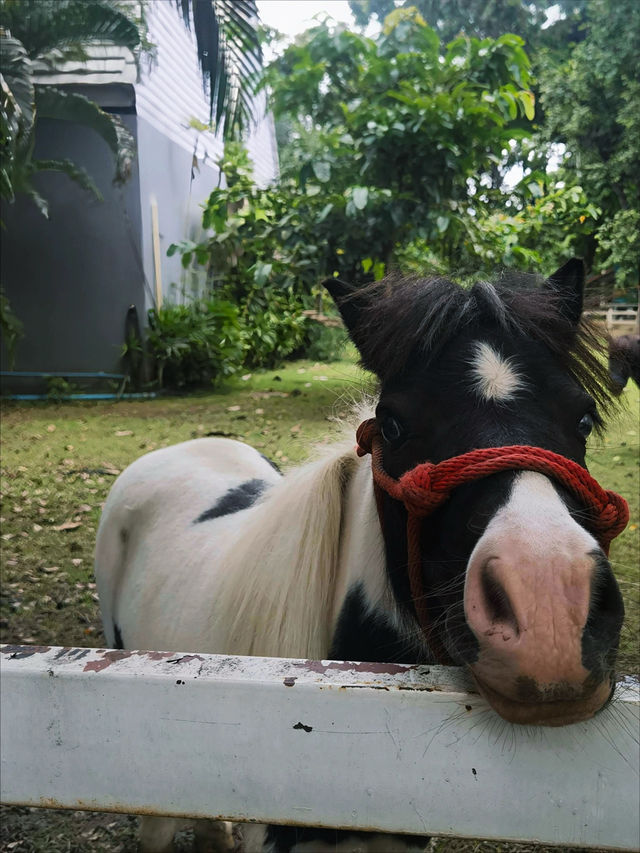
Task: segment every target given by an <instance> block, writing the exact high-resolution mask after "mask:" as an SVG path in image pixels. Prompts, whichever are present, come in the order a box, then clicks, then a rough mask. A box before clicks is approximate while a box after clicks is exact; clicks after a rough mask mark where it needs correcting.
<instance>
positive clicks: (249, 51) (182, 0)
mask: <svg viewBox="0 0 640 853" xmlns="http://www.w3.org/2000/svg"><path fill="white" fill-rule="evenodd" d="M175 3H176V6H177V7H178V10H179V11H180V12H181V13H182V17H183V20H184V22H185V25H186V26H187V27H189V28H191V26H193V31H194V34H195V38H196V46H197V51H198V61H199V63H200V68H201V70H202V76H203V80H204V83H205V86H206V88H207V89H208V92H209V111H210V115H209V117H210V121H211V123H212V124H213V126H214V128H215V130H216V131H217V130H219V129H220V128H222V132H223V136H224V137H225V138H226V139H227V138H231V137H237V136H239V135H241V134H242V133H243V132H244V131H246V130H247V129H248V128H249V127H250V125H251V124H252V123H254V122H255V121H256V119H257V116H256V114H255V101H254V96H255V93H256V91H257V88H258V85H259V83H260V81H261V77H262V49H261V47H260V39H259V36H258V30H257V24H258V11H257V7H256V3H255V0H175Z"/></svg>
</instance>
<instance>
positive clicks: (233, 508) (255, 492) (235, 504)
mask: <svg viewBox="0 0 640 853" xmlns="http://www.w3.org/2000/svg"><path fill="white" fill-rule="evenodd" d="M266 488H267V483H265V481H264V480H257V479H254V480H247V481H246V483H241V484H240V485H239V486H236V487H235V488H233V489H229V491H228V492H227V493H226V494H224V495H223V496H222V497H221V498H220V500H219V501H218V502H217V503H216V505H215V506H213V507H211V509H208V510H206V511H205V512H203V513H202V515H200V516H199V517H198V518H196V520H195V522H194V524H199V523H200V522H201V521H211V520H212V519H214V518H221V517H222V516H223V515H232V514H233V513H234V512H240V510H241V509H247V508H248V507H250V506H252V505H253V504H254V503H255V502H256V501H257V500H258V498H259V497H260V495H261V494H262V493H263V492H264V491H265V490H266Z"/></svg>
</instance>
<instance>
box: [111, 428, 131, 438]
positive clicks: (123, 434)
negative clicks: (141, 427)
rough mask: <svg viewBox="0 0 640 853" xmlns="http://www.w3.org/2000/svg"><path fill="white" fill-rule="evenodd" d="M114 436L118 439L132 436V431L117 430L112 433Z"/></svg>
mask: <svg viewBox="0 0 640 853" xmlns="http://www.w3.org/2000/svg"><path fill="white" fill-rule="evenodd" d="M114 435H117V436H118V438H122V437H123V436H125V435H133V430H132V429H117V430H116V431H115V432H114Z"/></svg>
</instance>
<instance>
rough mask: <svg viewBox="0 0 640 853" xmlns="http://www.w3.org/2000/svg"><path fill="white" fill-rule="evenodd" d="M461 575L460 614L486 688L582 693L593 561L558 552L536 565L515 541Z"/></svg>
mask: <svg viewBox="0 0 640 853" xmlns="http://www.w3.org/2000/svg"><path fill="white" fill-rule="evenodd" d="M477 556H478V557H479V559H477V560H472V562H471V564H470V565H469V567H468V569H467V581H466V587H465V614H466V618H467V623H468V625H469V627H470V628H471V630H472V631H473V633H474V634H475V635H476V638H477V640H478V643H479V646H480V658H481V659H482V660H483V661H484V666H483V669H485V670H486V676H487V677H488V679H489V681H490V682H493V681H496V682H500V683H502V684H503V685H504V684H505V679H506V682H507V684H509V683H511V685H512V689H513V688H515V683H516V681H517V682H518V683H519V684H520V685H521V684H522V683H523V679H526V680H527V682H528V683H529V684H531V682H533V683H535V684H537V685H539V687H540V689H541V690H543V691H544V690H545V688H546V689H551V690H553V691H554V692H555V691H557V690H558V686H559V685H564V687H565V689H567V690H569V691H574V690H578V689H581V686H582V684H583V682H584V680H585V679H586V678H587V676H588V672H587V670H586V669H585V668H584V666H583V664H582V633H583V630H584V627H585V624H586V621H587V617H588V615H589V599H590V587H591V576H592V574H593V571H594V560H593V557H592V556H591V555H590V554H588V553H585V552H584V551H583V552H582V554H580V555H578V556H569V555H567V554H566V553H562V549H559V551H557V552H556V553H548V554H545V555H544V556H545V558H546V559H545V562H544V564H543V565H540V564H539V563H538V560H537V558H536V557H537V555H535V554H532V553H531V550H530V549H529V550H528V551H527V550H523V549H521V548H519V547H518V543H517V541H516V542H514V543H512V544H510V545H508V546H504V545H503V547H502V548H501V549H500V552H499V553H495V554H491V555H489V556H485V555H481V554H479V555H477Z"/></svg>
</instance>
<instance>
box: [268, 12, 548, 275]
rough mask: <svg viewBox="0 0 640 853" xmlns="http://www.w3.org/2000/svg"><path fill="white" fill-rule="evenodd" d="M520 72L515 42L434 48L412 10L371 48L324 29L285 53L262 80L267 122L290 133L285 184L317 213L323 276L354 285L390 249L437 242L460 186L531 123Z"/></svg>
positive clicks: (340, 30) (508, 38)
mask: <svg viewBox="0 0 640 853" xmlns="http://www.w3.org/2000/svg"><path fill="white" fill-rule="evenodd" d="M528 69H529V62H528V59H527V56H526V54H525V53H524V51H523V49H522V39H520V38H519V37H518V36H513V35H505V36H501V37H500V38H499V39H496V40H493V39H482V40H481V39H476V38H469V37H466V36H462V37H460V38H458V39H455V40H454V41H453V42H451V43H450V44H449V45H447V47H446V48H442V47H441V44H440V41H439V39H438V36H437V35H436V33H435V32H434V31H433V30H432V29H431V27H429V26H428V25H427V24H426V23H425V21H424V20H423V19H422V18H421V16H420V15H419V14H418V13H417V12H416V11H415V10H410V9H398V10H396V11H395V12H394V13H393V14H392V15H391V16H389V17H388V18H387V21H386V24H385V29H384V31H383V34H382V35H381V37H380V38H379V39H378V40H376V41H374V40H372V39H368V38H365V37H364V36H362V35H358V34H356V33H352V32H349V31H348V30H346V29H345V28H344V27H343V26H336V27H334V28H331V27H328V26H326V25H324V24H323V25H320V26H317V27H315V28H313V29H311V30H309V31H308V32H307V33H306V34H304V36H302V37H300V38H299V39H298V40H297V42H296V43H295V44H294V45H291V46H290V47H289V48H288V49H287V50H286V51H285V53H284V54H283V56H282V57H281V59H280V60H278V61H277V62H276V63H275V65H274V67H273V68H272V70H271V72H270V76H269V79H270V82H271V85H272V88H273V92H274V98H273V104H274V109H275V111H276V114H277V115H284V116H287V117H288V118H289V119H290V120H293V121H294V122H295V123H297V125H296V129H295V136H296V138H295V140H294V143H292V145H291V148H290V150H289V152H287V156H286V157H285V161H286V165H285V177H287V172H289V175H291V174H295V175H297V178H298V180H299V182H300V188H301V191H302V193H303V194H306V196H308V197H311V196H314V197H315V196H318V200H319V201H320V202H322V205H321V208H319V212H320V213H321V215H322V219H321V221H320V222H319V223H318V228H317V232H316V234H315V239H314V243H319V244H320V245H321V246H323V247H324V251H325V254H326V260H325V263H324V264H323V267H324V269H325V270H326V271H327V272H328V273H331V272H333V271H338V272H340V273H341V274H343V275H345V276H347V277H348V278H350V279H351V280H353V281H358V280H362V279H363V278H367V277H370V276H371V274H372V273H373V272H374V270H375V269H381V268H382V267H381V265H384V264H386V263H388V262H389V261H390V259H391V258H392V255H393V252H394V249H395V247H396V245H397V244H398V243H407V242H410V241H411V240H413V239H415V238H417V237H420V238H422V239H424V240H435V239H437V238H438V236H439V235H442V234H444V233H446V232H447V230H448V229H449V227H450V226H451V223H452V219H453V217H454V216H455V214H456V210H457V207H458V206H459V205H462V204H466V203H467V200H468V185H467V184H468V181H469V180H471V179H475V178H478V176H480V175H482V174H483V173H487V172H489V170H490V169H491V166H492V165H493V164H495V163H499V162H500V161H501V158H502V151H503V150H504V148H505V147H506V146H508V140H509V139H510V138H512V137H513V136H514V135H515V136H518V135H519V134H520V133H521V131H520V130H519V129H518V128H517V126H516V124H515V122H516V120H517V119H518V118H519V117H524V116H526V117H528V118H529V119H530V118H532V117H533V96H532V94H531V92H530V91H529V89H528V82H529V70H528Z"/></svg>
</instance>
